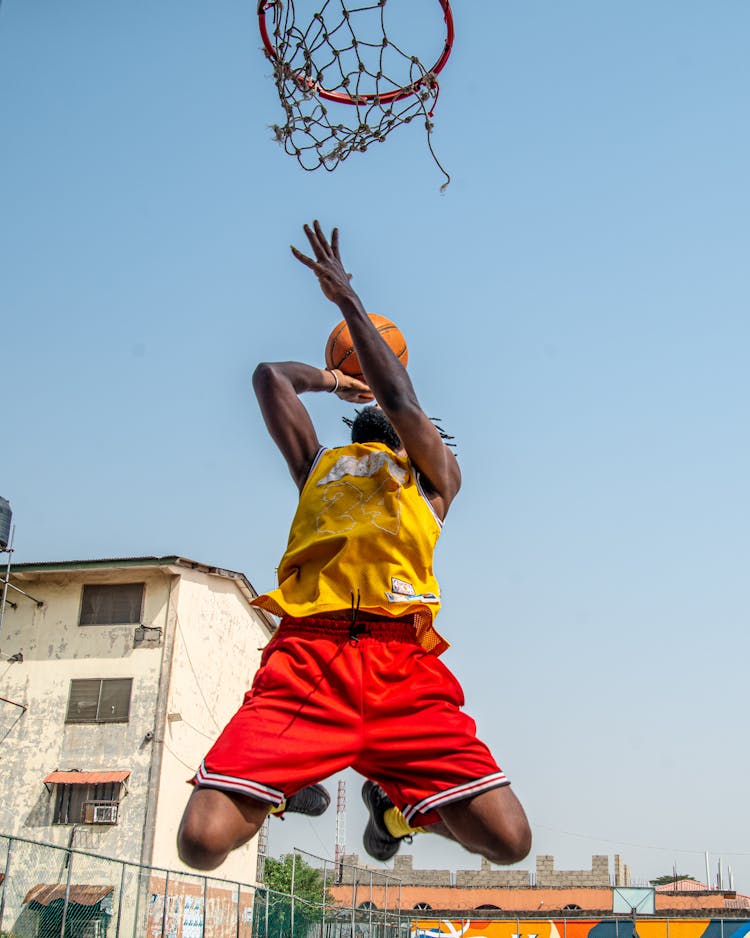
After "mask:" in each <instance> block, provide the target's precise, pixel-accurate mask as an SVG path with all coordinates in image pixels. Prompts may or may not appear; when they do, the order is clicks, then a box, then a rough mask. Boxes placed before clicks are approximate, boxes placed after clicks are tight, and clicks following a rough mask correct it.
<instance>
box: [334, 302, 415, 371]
mask: <svg viewBox="0 0 750 938" xmlns="http://www.w3.org/2000/svg"><path fill="white" fill-rule="evenodd" d="M367 315H368V316H369V317H370V320H371V321H372V323H373V325H374V326H375V328H376V329H377V330H378V332H379V333H380V334H381V336H382V337H383V339H384V340H385V342H386V344H387V345H388V347H389V348H390V349H391V351H392V352H393V354H394V355H395V356H396V358H397V359H398V360H399V361H400V362H401V364H402V365H403V366H404V368H405V367H406V365H407V364H408V362H409V349H408V348H407V347H406V339H405V338H404V336H403V333H402V332H401V330H400V329H399V327H398V326H397V325H396V324H395V323H394V322H391V320H390V319H386V317H385V316H379V315H378V314H377V313H368V314H367ZM326 367H327V368H338V370H339V371H343V372H344V374H347V375H351V377H352V378H358V379H359V380H360V381H364V379H365V376H364V375H363V374H362V369H361V367H360V364H359V359H358V358H357V355H356V352H355V351H354V345H353V344H352V337H351V333H350V332H349V326H347V324H346V321H345V320H343V319H342V320H341V322H340V323H339V324H338V325H337V326H336V327H335V328H334V329H333V331H332V332H331V334H330V335H329V336H328V341H327V342H326Z"/></svg>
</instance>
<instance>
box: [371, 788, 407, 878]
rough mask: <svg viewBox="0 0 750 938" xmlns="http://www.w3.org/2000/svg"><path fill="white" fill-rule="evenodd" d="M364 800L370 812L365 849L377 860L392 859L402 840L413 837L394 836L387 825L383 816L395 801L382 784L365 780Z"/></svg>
mask: <svg viewBox="0 0 750 938" xmlns="http://www.w3.org/2000/svg"><path fill="white" fill-rule="evenodd" d="M362 800H363V801H364V803H365V804H366V805H367V810H368V811H369V812H370V820H369V821H368V822H367V827H366V828H365V833H364V836H363V838H362V842H363V843H364V845H365V850H366V851H367V852H368V853H369V854H370V856H371V857H373V859H375V860H390V859H391V857H392V856H395V855H396V854H397V853H398V848H399V847H400V846H401V841H402V840H408V841H410V840H411V838H410V837H409V838H404V837H394V836H393V834H391V832H390V831H389V830H388V828H387V827H386V826H385V819H384V817H383V816H384V814H385V812H386V811H387V810H388V808H392V807H393V802H392V801H391V799H390V798H389V797H388V795H386V793H385V792H384V791H383V789H382V788H381V787H380V785H376V784H375V782H370V781H367V782H365V783H364V785H363V786H362Z"/></svg>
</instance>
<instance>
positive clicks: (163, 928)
mask: <svg viewBox="0 0 750 938" xmlns="http://www.w3.org/2000/svg"><path fill="white" fill-rule="evenodd" d="M168 896H169V870H166V872H165V875H164V907H163V908H162V910H161V934H162V938H164V933H165V932H166V930H167V897H168Z"/></svg>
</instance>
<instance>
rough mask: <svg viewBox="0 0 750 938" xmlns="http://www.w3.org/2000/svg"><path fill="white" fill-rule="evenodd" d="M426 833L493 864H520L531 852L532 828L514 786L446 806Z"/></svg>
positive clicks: (493, 790) (494, 789)
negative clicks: (446, 838)
mask: <svg viewBox="0 0 750 938" xmlns="http://www.w3.org/2000/svg"><path fill="white" fill-rule="evenodd" d="M439 814H440V817H441V818H442V821H441V822H438V823H437V824H431V825H430V826H429V827H427V828H425V830H427V831H429V832H430V833H434V834H441V835H442V836H443V837H448V838H449V839H450V840H455V841H457V842H458V843H459V844H461V846H462V847H464V848H465V849H466V850H469V851H470V852H471V853H478V854H480V855H481V856H483V857H485V858H486V859H487V860H489V861H490V862H491V863H501V864H507V863H518V862H520V861H521V860H523V859H524V857H526V856H528V854H529V851H530V850H531V828H530V827H529V822H528V820H527V819H526V813H525V812H524V810H523V808H522V806H521V802H520V801H519V800H518V798H516V796H515V794H514V793H513V792H512V791H511V789H510V786H509V785H506V786H504V787H503V788H493V789H492V790H491V791H486V792H483V793H482V794H481V795H477V796H476V798H468V799H465V800H463V801H456V802H454V803H453V804H449V805H446V806H445V807H444V808H441V809H440V811H439Z"/></svg>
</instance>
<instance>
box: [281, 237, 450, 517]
mask: <svg viewBox="0 0 750 938" xmlns="http://www.w3.org/2000/svg"><path fill="white" fill-rule="evenodd" d="M304 227H305V234H306V235H307V238H308V241H309V242H310V247H311V248H312V251H313V254H314V255H315V257H314V258H311V257H307V256H306V255H305V254H302V253H301V252H300V251H298V250H297V249H296V248H295V247H292V253H293V254H294V256H295V257H296V258H297V260H299V261H300V262H301V263H303V264H304V265H305V266H306V267H309V268H310V269H311V270H312V271H313V273H314V274H315V275H316V276H317V278H318V281H319V283H320V286H321V289H322V290H323V293H324V294H325V296H326V297H327V298H328V299H329V300H331V302H333V303H335V304H336V305H337V306H338V307H339V309H340V310H341V313H342V315H343V317H344V319H345V320H346V322H347V325H348V326H349V331H350V333H351V336H352V341H353V343H354V348H355V350H356V352H357V357H358V358H359V362H360V365H361V367H362V371H363V373H364V375H365V379H366V381H367V384H368V385H369V387H370V389H371V390H372V393H373V394H374V395H375V399H376V400H377V402H378V404H379V405H380V406H381V407H382V408H383V411H384V412H385V414H386V416H387V417H388V419H389V420H390V422H391V424H392V425H393V428H394V430H395V431H396V433H397V434H398V436H399V439H400V440H401V443H402V444H403V447H404V449H405V450H406V452H407V453H408V455H409V458H410V459H411V460H412V462H413V463H414V465H415V466H416V467H417V469H418V470H419V472H420V475H421V476H422V479H423V481H424V482H425V485H426V487H427V488H428V490H429V494H430V495H431V500H432V502H433V505H434V506H435V508H436V510H437V511H438V514H439V515H440V516H441V517H442V516H444V515H445V513H446V512H447V510H448V507H449V505H450V503H451V501H452V500H453V498H454V497H455V495H456V493H457V492H458V490H459V488H460V485H461V473H460V471H459V468H458V463H457V462H456V458H455V456H454V455H453V453H452V452H451V451H450V449H449V448H448V447H447V446H446V445H445V443H444V442H443V440H442V438H441V436H440V433H439V431H438V430H437V429H436V427H435V426H434V425H433V423H432V421H431V420H430V419H429V418H428V417H427V416H426V414H425V413H424V411H423V410H422V408H421V407H420V405H419V401H418V400H417V395H416V392H415V390H414V386H413V385H412V383H411V379H410V378H409V375H408V374H407V372H406V369H405V368H404V367H403V365H402V364H401V362H399V360H398V358H396V356H395V355H394V354H393V352H392V351H391V349H390V348H389V347H388V345H387V344H386V343H385V342H384V341H383V339H382V338H381V336H380V334H379V333H378V331H377V329H376V328H375V327H374V326H373V324H372V322H371V321H370V319H369V317H368V316H367V314H366V312H365V309H364V306H363V305H362V301H361V300H360V298H359V297H358V296H357V294H356V292H355V291H354V290H353V289H352V286H351V283H350V280H351V277H350V275H349V274H347V273H346V271H345V269H344V266H343V264H342V262H341V257H340V254H339V233H338V229H337V228H334V229H333V234H332V236H331V241H330V244H329V242H328V240H327V239H326V237H325V235H324V234H323V231H322V229H321V227H320V224H319V223H318V222H317V221H315V222H313V226H312V228H310V227H309V226H308V225H305V226H304Z"/></svg>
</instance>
